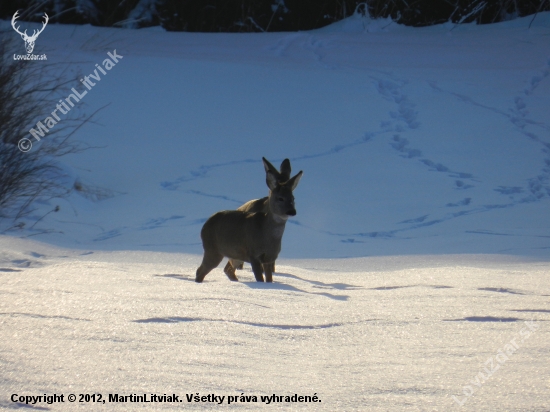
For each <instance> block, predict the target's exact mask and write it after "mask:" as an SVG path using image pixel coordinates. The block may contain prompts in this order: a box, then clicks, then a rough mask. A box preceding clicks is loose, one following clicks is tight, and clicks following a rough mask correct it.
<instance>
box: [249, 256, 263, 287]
mask: <svg viewBox="0 0 550 412" xmlns="http://www.w3.org/2000/svg"><path fill="white" fill-rule="evenodd" d="M250 264H251V265H252V272H254V277H255V278H256V282H263V281H264V274H263V267H262V263H261V262H260V261H259V260H258V259H256V258H250Z"/></svg>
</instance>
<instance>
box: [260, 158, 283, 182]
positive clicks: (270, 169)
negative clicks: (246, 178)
mask: <svg viewBox="0 0 550 412" xmlns="http://www.w3.org/2000/svg"><path fill="white" fill-rule="evenodd" d="M262 161H263V162H264V169H265V172H266V173H273V175H274V176H276V177H277V176H279V171H278V170H277V169H275V167H274V166H273V165H272V164H271V163H269V162H268V161H267V159H266V158H265V157H262Z"/></svg>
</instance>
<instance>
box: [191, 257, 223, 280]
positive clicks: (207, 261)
mask: <svg viewBox="0 0 550 412" xmlns="http://www.w3.org/2000/svg"><path fill="white" fill-rule="evenodd" d="M222 259H223V255H220V254H219V253H216V252H207V251H206V250H205V251H204V257H203V258H202V263H201V265H200V266H199V268H198V269H197V274H196V277H195V282H197V283H201V282H202V281H203V280H204V277H205V276H206V275H208V273H210V271H211V270H212V269H214V268H215V267H216V266H218V265H219V264H220V262H221V261H222Z"/></svg>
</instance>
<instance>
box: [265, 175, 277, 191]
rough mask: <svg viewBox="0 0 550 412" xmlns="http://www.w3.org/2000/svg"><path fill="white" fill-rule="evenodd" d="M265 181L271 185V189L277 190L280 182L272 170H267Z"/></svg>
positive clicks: (268, 185)
mask: <svg viewBox="0 0 550 412" xmlns="http://www.w3.org/2000/svg"><path fill="white" fill-rule="evenodd" d="M265 182H266V183H267V187H269V190H275V188H276V187H277V184H278V183H277V177H276V176H275V175H274V174H273V173H271V172H267V173H266V174H265Z"/></svg>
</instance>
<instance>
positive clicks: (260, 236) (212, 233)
mask: <svg viewBox="0 0 550 412" xmlns="http://www.w3.org/2000/svg"><path fill="white" fill-rule="evenodd" d="M262 160H263V162H264V166H265V167H266V170H268V169H269V166H268V164H269V162H268V161H267V160H266V159H265V158H262ZM302 174H303V172H301V171H300V172H299V173H298V174H297V175H296V176H294V177H293V178H291V179H289V180H287V181H286V182H283V183H279V182H278V181H277V177H276V176H275V175H274V174H273V172H272V171H270V170H268V172H267V174H266V183H267V186H268V187H269V189H270V192H269V196H268V198H267V212H256V213H252V212H244V211H242V210H224V211H221V212H218V213H215V214H214V215H212V216H211V217H210V218H209V219H208V220H207V221H206V222H205V223H204V226H203V227H202V230H201V238H202V246H203V248H204V256H203V258H202V263H201V265H200V266H199V268H198V269H197V273H196V277H195V282H199V283H200V282H202V281H203V280H204V277H205V276H206V275H207V274H208V273H209V272H210V271H211V270H212V269H214V268H215V267H217V266H218V265H219V264H220V262H221V261H222V259H223V258H224V256H226V257H228V258H230V259H234V260H239V261H244V262H249V263H250V264H251V265H252V271H253V272H254V277H255V278H256V281H257V282H263V281H264V277H263V272H264V271H265V278H266V281H267V282H273V271H272V270H271V268H272V263H273V262H275V260H276V259H277V256H279V252H280V251H281V239H282V237H283V233H284V231H285V225H286V221H287V219H288V217H289V216H295V215H296V209H295V206H294V195H293V194H292V191H293V190H294V189H296V186H298V182H299V181H300V179H301V177H302ZM231 269H232V270H231V271H227V272H225V273H226V275H227V277H228V278H229V279H230V280H233V281H237V280H238V279H237V276H236V275H235V270H234V268H233V267H231Z"/></svg>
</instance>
